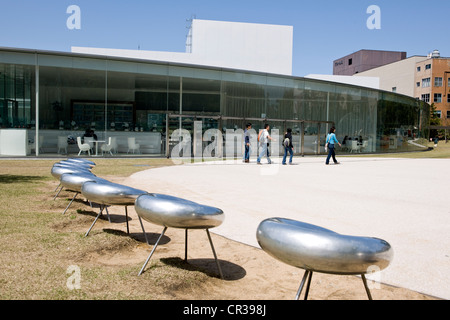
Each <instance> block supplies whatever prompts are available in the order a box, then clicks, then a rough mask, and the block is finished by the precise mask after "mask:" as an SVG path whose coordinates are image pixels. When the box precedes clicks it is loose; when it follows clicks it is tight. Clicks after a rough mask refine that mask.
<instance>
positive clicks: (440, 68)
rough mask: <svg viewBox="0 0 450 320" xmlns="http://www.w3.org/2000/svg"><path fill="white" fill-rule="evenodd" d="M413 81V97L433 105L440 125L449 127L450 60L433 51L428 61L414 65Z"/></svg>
mask: <svg viewBox="0 0 450 320" xmlns="http://www.w3.org/2000/svg"><path fill="white" fill-rule="evenodd" d="M414 80H415V91H414V95H415V97H416V98H417V99H420V100H422V101H425V102H427V103H429V104H433V103H434V106H435V107H436V113H437V114H438V116H439V117H440V118H441V121H442V125H450V58H443V57H441V56H440V54H439V52H438V51H436V50H435V51H433V53H432V54H431V55H430V56H429V58H428V59H425V60H423V61H420V62H417V63H416V69H415V79H414Z"/></svg>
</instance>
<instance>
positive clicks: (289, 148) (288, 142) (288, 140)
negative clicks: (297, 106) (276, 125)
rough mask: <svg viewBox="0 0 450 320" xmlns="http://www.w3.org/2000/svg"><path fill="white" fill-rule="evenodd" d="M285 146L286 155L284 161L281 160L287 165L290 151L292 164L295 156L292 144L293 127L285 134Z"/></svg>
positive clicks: (290, 162)
mask: <svg viewBox="0 0 450 320" xmlns="http://www.w3.org/2000/svg"><path fill="white" fill-rule="evenodd" d="M283 147H284V157H283V161H282V162H281V163H282V164H283V165H286V157H287V154H288V152H289V155H290V157H289V164H292V157H293V156H294V145H293V144H292V129H291V128H288V129H287V132H286V134H285V135H284V140H283Z"/></svg>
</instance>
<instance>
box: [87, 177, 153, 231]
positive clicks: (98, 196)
mask: <svg viewBox="0 0 450 320" xmlns="http://www.w3.org/2000/svg"><path fill="white" fill-rule="evenodd" d="M146 193H147V191H144V190H140V189H136V188H132V187H129V186H125V185H122V184H118V183H112V182H105V181H87V182H85V183H83V185H82V187H81V194H82V195H83V196H84V197H86V198H87V199H89V200H90V201H92V202H95V203H98V204H99V205H100V207H101V209H100V213H99V214H98V215H97V217H96V219H95V221H94V222H93V223H92V225H91V227H90V228H89V230H88V231H87V233H86V235H85V236H88V235H89V232H90V231H91V229H92V227H93V226H94V224H95V223H96V222H97V220H98V218H99V217H100V215H101V214H102V211H103V209H104V208H105V206H125V216H126V221H127V233H130V229H129V225H128V209H127V207H128V206H131V205H134V202H135V201H136V199H137V197H139V196H140V195H142V194H146ZM141 225H142V223H141Z"/></svg>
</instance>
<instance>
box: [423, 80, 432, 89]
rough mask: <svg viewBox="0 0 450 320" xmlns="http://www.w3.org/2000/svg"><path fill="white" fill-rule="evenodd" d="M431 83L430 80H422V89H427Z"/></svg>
mask: <svg viewBox="0 0 450 320" xmlns="http://www.w3.org/2000/svg"><path fill="white" fill-rule="evenodd" d="M430 83H431V78H425V79H422V88H428V87H429V86H430Z"/></svg>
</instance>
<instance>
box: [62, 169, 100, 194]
mask: <svg viewBox="0 0 450 320" xmlns="http://www.w3.org/2000/svg"><path fill="white" fill-rule="evenodd" d="M88 181H99V182H105V183H107V182H108V181H107V180H105V179H102V178H99V177H97V176H96V175H94V174H93V173H83V172H73V173H64V174H62V175H61V179H60V182H61V185H62V186H63V187H64V188H66V189H67V190H71V191H75V192H81V187H82V186H83V184H84V183H85V182H88Z"/></svg>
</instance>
